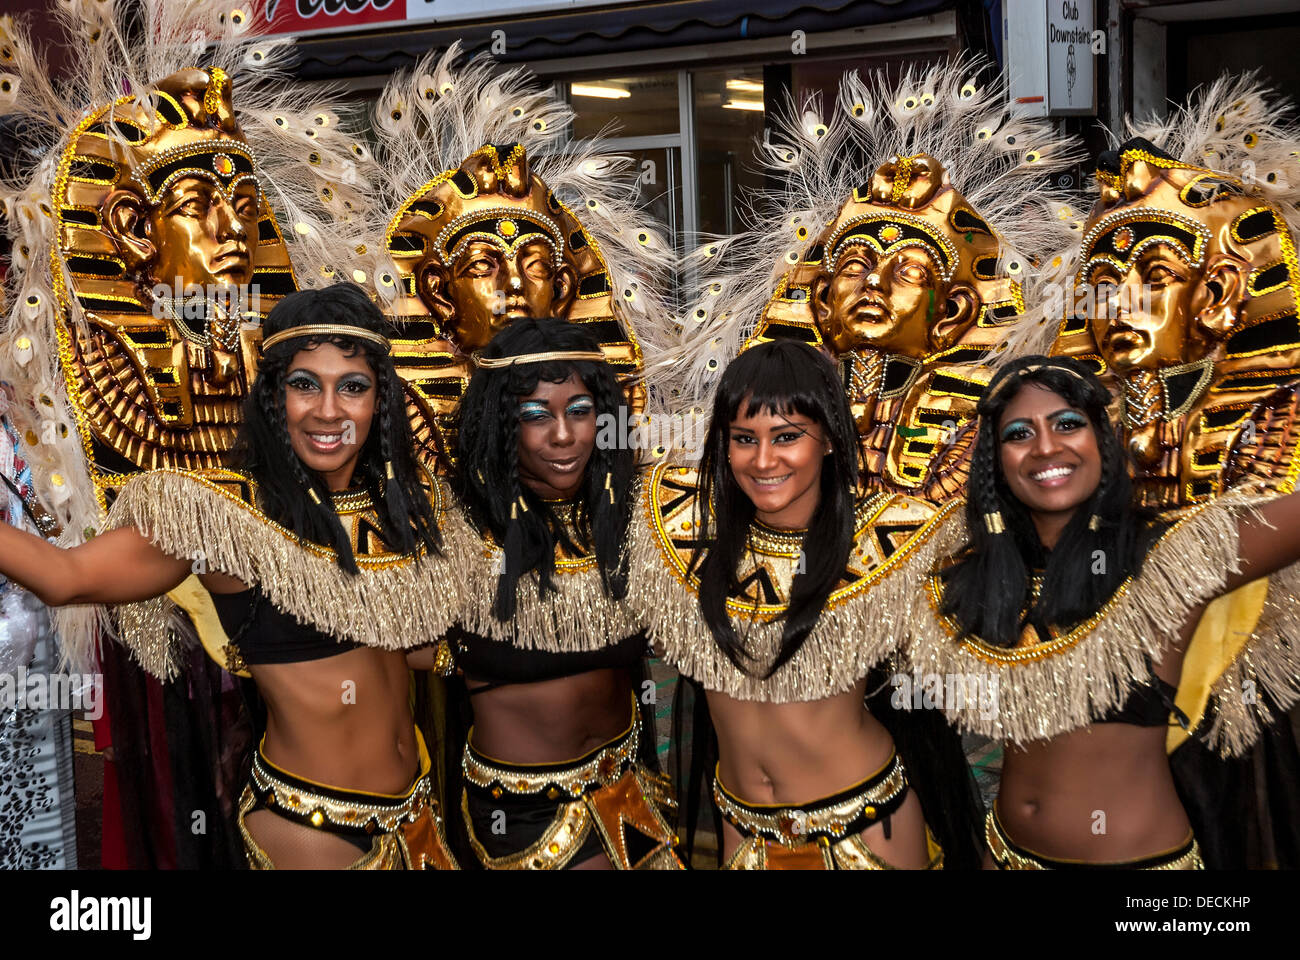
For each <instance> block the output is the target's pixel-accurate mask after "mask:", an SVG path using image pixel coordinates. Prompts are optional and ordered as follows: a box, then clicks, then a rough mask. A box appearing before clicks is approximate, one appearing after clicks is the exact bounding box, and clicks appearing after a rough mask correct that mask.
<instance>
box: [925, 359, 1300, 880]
mask: <svg viewBox="0 0 1300 960" xmlns="http://www.w3.org/2000/svg"><path fill="white" fill-rule="evenodd" d="M1109 403H1110V395H1109V394H1108V393H1107V392H1106V390H1105V389H1104V387H1103V386H1102V385H1101V383H1100V381H1099V380H1097V378H1096V377H1095V376H1094V375H1092V374H1091V373H1090V372H1088V370H1087V368H1086V367H1085V366H1084V365H1083V364H1081V363H1080V362H1078V361H1075V360H1073V359H1070V358H1064V357H1057V358H1051V359H1049V358H1046V357H1041V356H1030V357H1025V358H1021V359H1019V360H1016V361H1013V362H1012V363H1010V364H1008V365H1006V366H1005V367H1004V368H1003V369H1002V370H1000V371H999V373H998V374H997V376H996V377H995V378H994V379H993V381H992V382H991V383H990V385H989V388H988V390H987V392H986V393H985V395H984V397H983V398H982V399H981V401H980V404H979V408H978V414H979V436H978V440H977V442H976V448H975V452H974V459H973V463H972V470H971V480H970V484H969V500H968V502H967V506H966V510H965V521H966V522H965V525H964V528H963V525H962V523H961V518H960V517H959V516H955V517H953V518H952V521H951V522H949V523H947V524H945V528H944V529H943V530H942V531H940V532H939V534H938V535H937V536H936V540H939V541H946V542H948V543H949V545H950V548H951V549H952V552H953V554H954V556H953V557H952V559H951V561H949V562H946V563H945V564H943V565H942V566H940V567H939V568H938V569H937V570H936V572H935V574H934V575H933V576H932V577H931V578H930V581H929V585H928V589H927V591H926V593H927V596H928V599H929V605H930V610H929V612H926V611H924V610H921V611H918V613H917V616H916V617H915V618H914V623H915V624H916V626H915V636H914V638H913V644H912V653H913V661H914V664H915V666H916V669H917V671H918V672H920V673H927V674H936V675H939V676H951V675H958V676H969V675H975V676H977V677H979V678H980V679H981V680H982V681H983V682H985V683H986V684H990V685H992V686H993V687H994V688H995V689H996V691H997V697H996V701H997V708H996V709H994V710H988V711H984V712H982V713H979V714H977V713H976V712H975V711H973V710H970V709H964V708H963V707H962V706H960V705H949V706H950V707H951V709H950V715H951V716H953V717H954V719H955V720H956V721H957V722H958V723H959V725H961V726H962V727H964V728H967V729H971V730H975V731H977V732H979V733H982V734H985V735H987V736H991V737H994V738H997V739H1002V740H1004V741H1006V742H1007V743H1006V754H1005V758H1004V762H1003V769H1002V786H1001V792H1000V795H999V796H998V798H997V800H996V802H995V804H994V807H993V809H992V810H991V811H990V812H989V814H988V817H987V820H986V839H987V843H988V847H989V851H990V853H989V862H990V863H991V864H994V865H996V866H997V867H999V868H1001V869H1060V868H1068V867H1077V866H1079V865H1088V866H1092V867H1101V866H1108V867H1115V868H1134V869H1165V870H1172V869H1201V868H1203V858H1202V855H1201V852H1200V847H1199V845H1198V843H1197V839H1196V837H1195V836H1194V835H1193V832H1192V829H1191V825H1190V823H1189V820H1188V816H1187V813H1186V811H1185V810H1184V808H1183V805H1182V804H1181V803H1180V799H1179V794H1178V792H1177V791H1176V790H1175V784H1174V778H1173V776H1172V775H1171V773H1170V767H1169V763H1168V760H1167V758H1166V755H1165V744H1166V734H1167V732H1168V725H1169V723H1170V720H1169V718H1170V715H1171V713H1172V714H1173V715H1174V716H1175V717H1176V718H1178V719H1179V720H1180V721H1181V722H1182V723H1184V724H1185V723H1186V718H1185V717H1183V716H1182V714H1181V712H1180V711H1179V710H1178V708H1177V707H1176V705H1175V704H1174V696H1175V694H1176V692H1177V684H1178V682H1179V673H1180V669H1181V667H1182V663H1183V659H1184V653H1185V651H1186V648H1187V644H1188V641H1189V640H1190V638H1191V636H1192V632H1193V630H1194V629H1195V627H1196V624H1197V622H1198V620H1199V619H1200V615H1201V612H1202V610H1203V609H1204V607H1205V604H1206V603H1207V602H1209V601H1210V600H1212V599H1214V598H1215V597H1217V596H1220V595H1222V594H1224V593H1226V592H1228V591H1231V590H1233V589H1235V588H1236V587H1238V586H1240V585H1241V584H1243V583H1246V582H1247V581H1250V580H1253V579H1255V578H1257V577H1261V576H1267V575H1269V574H1271V573H1274V572H1275V571H1278V570H1281V569H1282V568H1284V567H1286V566H1288V565H1290V564H1293V563H1294V562H1295V561H1296V560H1298V559H1300V539H1297V538H1296V537H1295V536H1294V534H1293V532H1292V531H1295V530H1296V529H1297V526H1296V525H1297V523H1298V522H1300V499H1297V497H1296V496H1295V495H1289V496H1284V497H1280V498H1278V497H1276V495H1274V496H1273V497H1271V498H1270V497H1269V496H1261V495H1258V494H1256V493H1254V492H1253V491H1252V490H1250V489H1242V490H1237V491H1234V492H1232V493H1228V494H1224V495H1223V496H1222V497H1220V498H1218V499H1216V500H1210V501H1207V502H1205V503H1202V504H1199V505H1197V506H1196V507H1195V508H1193V509H1191V510H1189V511H1187V512H1186V513H1185V514H1183V515H1182V519H1180V520H1178V521H1177V522H1174V523H1169V522H1161V521H1160V520H1158V519H1157V518H1156V517H1155V516H1154V515H1153V514H1150V513H1147V512H1144V511H1141V510H1139V509H1137V508H1135V506H1134V505H1133V498H1132V485H1131V481H1130V479H1129V474H1128V470H1127V467H1126V460H1125V456H1124V453H1123V450H1122V448H1121V447H1120V445H1119V442H1118V440H1117V438H1116V436H1115V433H1114V431H1113V429H1112V428H1111V425H1110V421H1109V419H1108V416H1107V413H1106V408H1107V405H1108V404H1109ZM1287 634H1289V637H1290V638H1292V639H1288V638H1287ZM1294 637H1295V631H1294V630H1293V629H1292V630H1290V631H1284V632H1282V635H1281V636H1280V638H1279V639H1277V640H1276V641H1274V642H1272V643H1270V644H1267V645H1265V644H1257V645H1248V649H1246V650H1245V651H1243V652H1242V654H1241V656H1240V662H1239V667H1240V669H1241V670H1242V671H1243V672H1242V674H1241V676H1242V677H1243V683H1242V684H1241V686H1240V687H1238V688H1236V689H1232V688H1228V689H1224V690H1222V691H1219V695H1218V696H1217V697H1216V698H1215V702H1214V703H1213V704H1212V706H1213V712H1214V713H1215V714H1216V716H1217V720H1216V722H1215V724H1213V725H1212V727H1211V731H1210V732H1211V736H1212V737H1213V736H1217V737H1220V738H1222V737H1225V736H1228V735H1229V733H1228V732H1226V731H1225V730H1224V729H1222V728H1224V727H1234V728H1238V729H1236V730H1235V731H1233V732H1231V734H1230V735H1231V736H1234V737H1238V738H1239V737H1241V736H1243V730H1242V729H1240V727H1242V726H1243V725H1253V724H1254V723H1255V722H1256V721H1255V720H1253V719H1247V718H1246V717H1245V714H1247V713H1252V712H1254V711H1255V710H1256V709H1261V710H1263V709H1265V708H1262V707H1257V706H1256V704H1257V703H1259V704H1262V703H1263V701H1264V699H1265V695H1266V694H1267V696H1268V698H1269V699H1271V700H1273V702H1276V703H1282V704H1286V703H1289V702H1293V701H1294V700H1295V697H1296V694H1297V692H1300V648H1298V647H1297V645H1296V641H1295V640H1294V639H1293V638H1294ZM1234 700H1235V701H1238V702H1235V703H1234V702H1233V701H1234ZM1224 829H1229V828H1228V827H1224Z"/></svg>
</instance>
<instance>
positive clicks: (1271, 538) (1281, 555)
mask: <svg viewBox="0 0 1300 960" xmlns="http://www.w3.org/2000/svg"><path fill="white" fill-rule="evenodd" d="M1258 511H1259V515H1260V517H1262V518H1263V520H1264V521H1266V522H1261V521H1260V520H1259V519H1258V518H1256V517H1250V516H1247V517H1245V518H1243V519H1242V521H1241V526H1240V533H1239V535H1238V537H1239V539H1238V541H1237V554H1238V556H1239V557H1240V559H1241V570H1240V572H1238V573H1230V574H1228V581H1227V584H1226V585H1225V587H1224V592H1225V593H1226V592H1228V591H1230V590H1235V589H1236V588H1237V587H1239V586H1241V585H1242V584H1243V583H1249V582H1250V581H1251V580H1257V579H1258V578H1260V577H1266V576H1268V575H1269V574H1270V573H1276V572H1277V571H1278V570H1281V569H1282V568H1283V567H1288V566H1290V565H1291V564H1293V563H1296V562H1297V561H1300V493H1292V494H1288V495H1287V496H1285V497H1278V498H1277V499H1276V500H1270V501H1269V502H1268V503H1266V504H1264V505H1263V506H1261V507H1259V508H1258Z"/></svg>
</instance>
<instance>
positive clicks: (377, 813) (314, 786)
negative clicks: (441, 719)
mask: <svg viewBox="0 0 1300 960" xmlns="http://www.w3.org/2000/svg"><path fill="white" fill-rule="evenodd" d="M415 734H416V742H417V744H418V745H419V748H420V772H419V774H418V775H417V776H416V778H415V781H414V782H413V783H412V784H411V786H410V787H409V788H408V790H407V792H406V793H403V794H383V793H369V792H366V791H362V790H345V789H342V788H340V787H332V786H329V785H327V784H323V783H315V782H314V781H311V780H305V779H303V778H302V777H298V776H295V775H294V774H291V773H289V772H288V771H285V770H281V769H280V768H279V767H277V766H276V765H275V764H273V763H272V762H271V761H270V760H267V759H266V755H265V754H264V753H263V752H262V749H263V746H264V744H265V737H264V738H263V742H262V743H261V744H258V747H257V750H256V752H254V754H253V769H252V770H251V771H250V775H249V780H250V782H251V784H252V787H253V789H254V790H255V791H256V792H257V795H258V797H259V798H260V799H261V801H262V802H263V803H264V804H265V805H266V806H268V807H270V808H271V809H273V810H277V811H278V812H279V813H282V814H284V815H285V816H287V817H289V818H291V819H301V820H307V821H310V823H311V825H312V826H314V827H325V825H326V824H327V823H329V824H332V825H333V826H336V827H344V828H351V829H353V830H362V831H365V832H366V833H373V832H374V831H375V830H382V831H384V832H385V833H391V832H392V831H394V830H396V829H397V828H398V827H399V826H401V825H402V824H403V823H410V822H413V821H414V820H415V819H416V817H418V816H419V814H420V811H421V809H423V807H424V806H425V805H426V804H428V803H430V802H431V801H432V800H433V784H432V782H431V779H432V778H431V777H430V776H429V771H430V770H431V769H432V764H431V763H430V760H429V753H428V750H427V749H425V746H424V738H423V737H422V736H420V731H419V730H416V731H415Z"/></svg>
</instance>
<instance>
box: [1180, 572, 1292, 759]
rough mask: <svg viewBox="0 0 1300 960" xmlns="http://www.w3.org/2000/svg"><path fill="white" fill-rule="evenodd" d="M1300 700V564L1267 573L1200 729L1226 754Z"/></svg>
mask: <svg viewBox="0 0 1300 960" xmlns="http://www.w3.org/2000/svg"><path fill="white" fill-rule="evenodd" d="M1265 694H1267V697H1268V699H1269V700H1270V701H1271V702H1272V704H1273V705H1274V706H1276V707H1277V709H1278V711H1280V713H1281V719H1282V721H1283V722H1286V713H1287V712H1288V711H1289V710H1290V709H1291V708H1292V707H1293V706H1295V704H1296V703H1297V702H1300V564H1292V565H1291V566H1289V567H1286V568H1284V569H1283V570H1280V571H1278V572H1277V573H1274V574H1271V575H1270V576H1269V578H1268V591H1267V594H1266V595H1265V598H1264V608H1263V610H1262V612H1261V614H1260V617H1259V620H1258V621H1257V622H1256V624H1255V629H1254V630H1253V631H1251V635H1250V637H1249V638H1248V639H1247V640H1246V642H1245V644H1244V645H1243V646H1242V647H1241V649H1240V650H1239V651H1238V652H1237V655H1236V656H1235V657H1233V658H1231V660H1230V662H1229V663H1228V664H1227V665H1226V667H1225V668H1224V669H1223V672H1222V673H1220V674H1219V676H1218V678H1217V679H1216V680H1215V681H1214V683H1213V685H1212V686H1211V688H1210V696H1209V702H1210V704H1211V707H1212V719H1211V720H1210V721H1209V723H1208V724H1206V725H1204V726H1203V729H1198V730H1197V735H1198V736H1200V737H1201V738H1202V739H1204V740H1205V741H1206V743H1207V744H1208V745H1209V746H1210V747H1211V749H1214V750H1216V751H1218V753H1220V754H1221V755H1223V756H1239V755H1241V754H1243V753H1245V752H1246V751H1247V750H1249V749H1250V748H1251V747H1252V746H1254V744H1255V741H1256V740H1258V739H1259V734H1260V731H1261V730H1262V729H1263V728H1264V727H1266V726H1268V725H1270V724H1272V723H1273V722H1275V721H1276V720H1277V719H1278V716H1277V715H1275V714H1274V712H1273V711H1271V710H1270V709H1269V707H1268V705H1267V704H1266V703H1265Z"/></svg>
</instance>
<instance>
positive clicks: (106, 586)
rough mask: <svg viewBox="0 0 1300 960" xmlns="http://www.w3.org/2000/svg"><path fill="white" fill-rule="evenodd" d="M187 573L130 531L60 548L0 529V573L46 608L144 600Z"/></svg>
mask: <svg viewBox="0 0 1300 960" xmlns="http://www.w3.org/2000/svg"><path fill="white" fill-rule="evenodd" d="M190 569H191V568H190V561H189V560H184V559H178V558H176V557H172V556H168V555H167V554H166V553H164V552H163V551H162V550H160V549H159V548H158V547H156V546H154V545H153V544H152V543H150V542H149V541H148V540H146V539H145V538H144V537H143V536H142V535H141V534H140V532H139V531H138V530H136V529H135V528H134V527H122V528H120V529H117V530H110V531H108V532H106V533H101V534H100V535H99V536H97V537H94V538H93V539H91V540H88V541H87V542H86V543H83V544H82V545H81V546H78V547H73V548H71V549H64V548H62V547H56V546H54V544H52V543H48V542H46V541H45V540H43V539H41V538H40V537H38V536H36V535H34V534H31V533H28V532H27V531H25V530H19V529H18V528H17V527H11V526H8V525H6V524H0V574H4V575H5V576H6V577H8V578H9V579H11V580H14V581H16V582H17V583H19V584H21V585H22V586H23V587H25V588H26V589H28V590H29V591H31V592H32V593H34V594H35V595H36V596H37V597H39V598H40V600H41V602H42V603H44V604H46V605H47V606H51V607H60V606H64V605H66V604H72V603H133V602H136V601H139V600H149V599H151V598H153V597H157V596H161V595H162V594H164V593H166V592H167V591H168V590H171V589H172V588H173V587H175V586H176V585H177V584H179V583H180V582H181V581H182V580H184V579H185V578H186V577H187V576H189V575H190Z"/></svg>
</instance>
